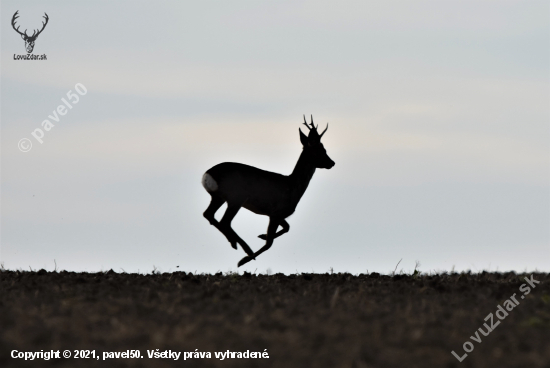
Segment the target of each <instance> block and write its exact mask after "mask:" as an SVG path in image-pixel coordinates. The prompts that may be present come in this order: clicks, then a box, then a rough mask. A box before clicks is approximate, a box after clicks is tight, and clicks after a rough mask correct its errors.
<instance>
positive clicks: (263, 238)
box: [258, 234, 267, 240]
mask: <svg viewBox="0 0 550 368" xmlns="http://www.w3.org/2000/svg"><path fill="white" fill-rule="evenodd" d="M258 238H260V239H262V240H267V234H262V235H258Z"/></svg>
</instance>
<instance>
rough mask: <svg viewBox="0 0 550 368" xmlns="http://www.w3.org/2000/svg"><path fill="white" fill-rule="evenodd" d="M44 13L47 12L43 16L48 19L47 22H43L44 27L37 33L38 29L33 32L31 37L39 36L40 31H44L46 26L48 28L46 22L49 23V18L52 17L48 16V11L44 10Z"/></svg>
mask: <svg viewBox="0 0 550 368" xmlns="http://www.w3.org/2000/svg"><path fill="white" fill-rule="evenodd" d="M44 14H45V15H44V16H43V17H42V18H45V19H46V22H42V29H41V30H40V31H38V33H36V31H37V30H35V31H34V32H33V33H32V36H31V38H33V37H34V38H36V37H38V35H39V34H40V33H42V31H43V30H44V28H46V24H48V20H50V18H49V17H48V14H47V13H46V12H44ZM35 33H36V35H35Z"/></svg>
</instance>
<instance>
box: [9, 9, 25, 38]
mask: <svg viewBox="0 0 550 368" xmlns="http://www.w3.org/2000/svg"><path fill="white" fill-rule="evenodd" d="M17 13H19V10H18V11H16V12H15V14H14V15H13V18H11V26H12V27H13V29H15V32H17V33H19V34H20V35H21V36H26V37H29V36H28V35H27V30H25V33H21V32H20V31H19V27H17V28H15V20H16V19H17V18H19V15H17Z"/></svg>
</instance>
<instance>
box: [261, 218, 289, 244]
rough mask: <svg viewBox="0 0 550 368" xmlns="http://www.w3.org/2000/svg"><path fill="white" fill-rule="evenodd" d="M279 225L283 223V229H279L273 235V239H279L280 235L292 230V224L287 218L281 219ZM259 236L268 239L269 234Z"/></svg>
mask: <svg viewBox="0 0 550 368" xmlns="http://www.w3.org/2000/svg"><path fill="white" fill-rule="evenodd" d="M279 225H281V226H282V227H283V229H282V230H281V231H277V233H276V234H275V235H274V236H273V239H277V238H278V237H279V236H281V235H283V234H284V233H288V231H289V230H290V225H289V224H288V222H286V220H283V221H281V223H280V224H279ZM258 238H260V239H263V240H266V239H267V234H262V235H258Z"/></svg>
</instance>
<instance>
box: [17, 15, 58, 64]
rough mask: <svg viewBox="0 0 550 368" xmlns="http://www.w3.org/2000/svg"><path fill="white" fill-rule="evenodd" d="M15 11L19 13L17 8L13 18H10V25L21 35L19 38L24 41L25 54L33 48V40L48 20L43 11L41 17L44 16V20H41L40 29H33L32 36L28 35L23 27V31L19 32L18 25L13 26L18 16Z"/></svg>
mask: <svg viewBox="0 0 550 368" xmlns="http://www.w3.org/2000/svg"><path fill="white" fill-rule="evenodd" d="M17 13H19V10H18V11H16V12H15V14H14V15H13V18H11V26H12V27H13V29H15V32H17V33H19V34H20V35H21V38H22V39H23V40H24V41H25V48H26V49H27V54H30V53H31V52H32V50H33V49H34V42H35V41H36V38H37V37H38V35H39V34H40V33H42V31H43V30H44V28H46V24H48V20H49V18H48V14H46V13H44V14H45V15H44V17H43V18H45V19H46V21H45V22H42V29H41V30H40V31H39V30H37V29H35V30H34V32H33V33H32V36H29V35H28V34H27V30H26V29H25V32H21V31H19V26H18V27H17V28H15V21H16V19H17V18H19V15H18V14H17Z"/></svg>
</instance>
